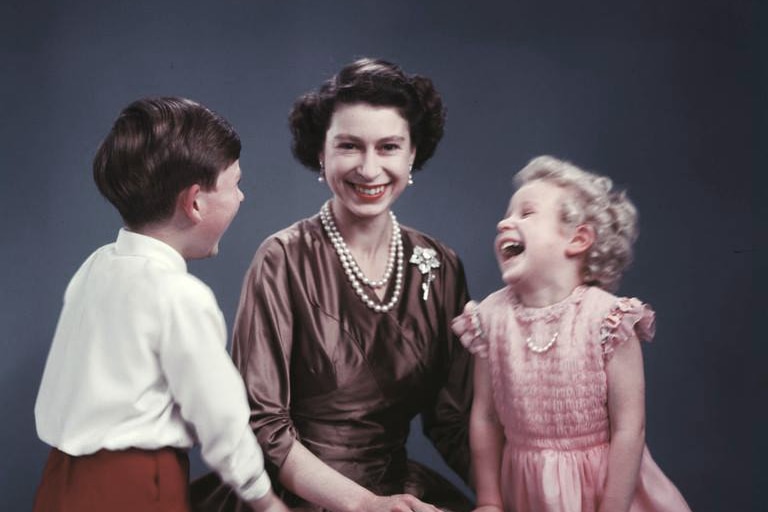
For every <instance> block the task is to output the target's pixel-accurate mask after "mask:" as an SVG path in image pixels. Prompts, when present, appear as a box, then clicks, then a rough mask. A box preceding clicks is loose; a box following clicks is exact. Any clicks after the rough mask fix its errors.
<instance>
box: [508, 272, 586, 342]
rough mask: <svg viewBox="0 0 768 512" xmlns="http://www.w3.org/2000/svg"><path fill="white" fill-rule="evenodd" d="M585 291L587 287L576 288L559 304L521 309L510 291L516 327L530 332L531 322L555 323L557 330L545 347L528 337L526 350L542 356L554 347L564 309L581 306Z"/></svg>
mask: <svg viewBox="0 0 768 512" xmlns="http://www.w3.org/2000/svg"><path fill="white" fill-rule="evenodd" d="M586 289H587V287H585V286H578V287H576V289H575V290H574V291H572V292H571V294H570V295H569V296H568V297H566V298H565V299H563V300H562V301H560V302H559V303H557V304H553V305H551V306H546V307H543V308H526V307H523V305H522V304H520V301H519V300H518V298H517V296H516V295H515V294H514V293H513V292H512V290H511V289H510V291H509V293H510V294H511V298H512V303H513V305H514V308H515V317H516V319H517V322H518V325H520V326H521V328H522V326H523V325H525V326H527V328H528V331H529V332H530V331H531V330H532V326H531V324H532V323H533V322H542V323H544V324H553V323H557V330H556V331H555V333H554V334H553V335H552V337H551V338H550V339H549V341H548V342H547V344H546V345H537V344H536V341H535V340H534V338H533V334H531V335H530V336H528V337H527V338H526V339H525V346H526V347H527V348H528V350H530V351H531V352H533V353H535V354H543V353H544V352H547V351H548V350H549V349H551V348H552V347H553V346H554V345H555V342H557V338H558V336H559V335H560V329H561V327H562V326H561V322H562V318H563V315H564V314H565V310H566V308H567V307H568V306H569V305H571V304H576V305H577V307H578V306H579V305H580V304H581V300H582V297H583V296H584V293H585V291H586Z"/></svg>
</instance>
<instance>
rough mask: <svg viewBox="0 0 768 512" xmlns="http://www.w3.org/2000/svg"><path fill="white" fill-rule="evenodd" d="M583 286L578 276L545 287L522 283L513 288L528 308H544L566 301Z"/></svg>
mask: <svg viewBox="0 0 768 512" xmlns="http://www.w3.org/2000/svg"><path fill="white" fill-rule="evenodd" d="M581 284H583V283H582V282H581V279H579V278H578V277H577V276H572V277H571V278H569V279H559V280H557V281H553V282H550V283H547V284H544V285H527V284H522V283H521V284H519V285H515V286H513V287H512V288H513V290H514V292H515V295H517V298H518V300H519V301H520V303H521V304H522V305H523V306H525V307H528V308H543V307H546V306H551V305H552V304H557V303H558V302H560V301H562V300H564V299H565V298H566V297H568V296H569V295H571V294H572V293H573V291H574V290H575V289H576V287H578V286H579V285H581Z"/></svg>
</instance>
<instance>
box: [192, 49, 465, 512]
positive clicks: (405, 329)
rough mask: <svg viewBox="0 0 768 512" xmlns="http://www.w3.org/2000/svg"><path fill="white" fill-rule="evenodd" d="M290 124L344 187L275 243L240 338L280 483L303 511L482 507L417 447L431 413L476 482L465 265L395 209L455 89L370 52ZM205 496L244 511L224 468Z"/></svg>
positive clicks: (247, 302)
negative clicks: (460, 318) (463, 338)
mask: <svg viewBox="0 0 768 512" xmlns="http://www.w3.org/2000/svg"><path fill="white" fill-rule="evenodd" d="M290 121H291V130H292V133H293V141H294V143H293V151H294V155H295V156H296V157H297V158H298V160H299V161H301V162H302V163H303V164H304V165H306V166H307V167H309V168H310V169H312V170H314V171H317V172H318V173H319V176H320V178H321V180H324V181H326V182H327V184H328V188H329V189H330V192H331V193H332V197H331V199H329V200H328V201H327V202H326V203H325V204H324V205H323V206H322V207H321V209H320V212H319V214H318V215H315V216H314V217H312V218H309V219H304V220H301V221H299V222H297V223H295V224H293V225H292V226H290V227H288V228H286V229H284V230H282V231H280V232H278V233H276V234H275V235H273V236H271V237H269V238H268V239H267V240H266V241H264V243H263V244H262V245H261V247H260V248H259V250H258V251H257V253H256V256H255V257H254V260H253V263H252V264H251V268H250V269H249V271H248V274H247V275H246V277H245V281H244V284H243V291H242V295H241V300H240V305H239V309H238V314H237V318H236V321H235V327H234V338H233V356H234V358H235V362H236V364H237V366H238V368H239V369H240V372H241V374H242V375H243V378H244V379H245V381H246V386H247V391H248V397H249V402H250V404H251V427H252V428H253V430H254V432H255V433H256V435H257V436H258V438H259V441H260V443H261V445H262V447H263V449H264V454H265V460H266V464H267V467H268V470H269V471H270V472H271V474H272V476H273V477H274V478H273V481H274V482H275V486H276V487H277V488H278V490H279V491H280V493H281V495H282V496H283V497H284V499H285V500H286V502H287V503H289V504H290V505H292V506H294V507H301V508H302V510H326V509H330V510H337V511H347V510H349V511H390V510H422V511H431V512H437V510H438V508H437V507H440V508H441V509H443V510H454V511H460V510H469V509H470V508H471V503H470V502H469V500H468V499H467V498H466V497H465V496H464V495H463V494H462V493H461V492H459V491H458V490H457V489H456V488H455V487H453V486H452V485H451V484H450V483H449V482H448V481H447V480H445V479H444V478H443V477H441V476H439V475H438V474H437V473H436V472H434V471H432V470H431V469H428V468H426V467H424V466H422V465H420V464H418V463H416V462H414V461H411V460H409V459H408V456H407V453H406V440H407V438H408V431H409V427H410V423H411V420H412V419H413V418H414V417H415V416H416V415H417V414H421V415H422V424H423V426H424V430H425V434H426V435H427V437H429V438H430V439H431V440H432V442H433V443H434V444H435V446H436V447H437V449H438V450H439V451H440V453H441V454H442V455H443V457H444V458H445V459H446V461H447V462H448V464H449V465H450V466H451V467H452V468H453V469H454V470H455V471H456V472H457V473H458V474H459V475H461V476H462V477H463V478H465V479H466V477H467V474H468V469H469V447H468V437H467V434H468V421H469V408H470V403H471V394H472V387H471V380H472V379H471V371H470V364H469V362H470V361H469V356H468V353H467V352H466V351H464V350H463V349H462V347H461V345H460V343H459V342H458V340H457V338H456V337H455V336H454V335H453V334H452V333H451V330H450V320H451V319H452V318H453V317H455V316H456V315H458V314H459V313H460V312H461V310H462V308H463V306H464V304H465V303H466V302H467V300H468V297H467V289H466V282H465V278H464V269H463V266H462V264H461V261H460V260H459V259H458V257H457V256H456V254H455V253H454V252H453V251H452V250H451V249H449V248H448V247H446V246H444V245H443V244H441V243H440V242H438V241H437V240H435V239H433V238H431V237H429V236H427V235H424V234H422V233H420V232H418V231H416V230H414V229H411V228H408V227H405V226H400V225H399V223H398V222H397V218H396V217H395V215H394V213H393V212H392V205H393V204H394V203H395V201H396V200H397V199H398V198H399V197H400V195H401V194H402V192H403V190H404V189H405V188H406V187H407V186H408V184H409V183H410V182H411V172H412V171H414V170H417V169H420V168H421V167H422V166H423V165H424V164H425V163H426V162H427V160H429V158H430V157H431V156H432V154H433V153H434V151H435V148H436V147H437V144H438V142H439V141H440V138H441V137H442V133H443V121H444V110H443V105H442V101H441V99H440V96H439V94H438V93H437V91H436V90H435V88H434V86H433V85H432V82H431V81H430V80H429V79H427V78H423V77H419V76H413V75H411V76H409V75H406V74H405V73H403V72H402V70H400V68H399V67H397V66H396V65H394V64H391V63H388V62H385V61H381V60H371V59H362V60H358V61H356V62H353V63H352V64H350V65H348V66H346V67H344V68H343V69H342V70H341V71H340V72H339V73H338V74H337V75H336V76H334V77H333V78H331V79H330V80H328V81H327V82H325V83H324V84H323V85H322V87H320V89H319V90H318V91H316V92H311V93H309V94H307V95H304V96H302V97H301V98H299V99H298V100H297V101H296V103H295V104H294V108H293V111H292V113H291V117H290ZM193 495H194V496H193V499H194V501H195V502H196V504H197V506H198V508H199V509H200V510H238V509H242V505H241V504H239V503H238V502H237V499H236V497H235V495H234V494H233V493H231V492H230V491H229V490H228V489H227V488H226V487H225V486H222V485H220V483H219V482H218V481H217V480H216V478H215V477H214V476H211V475H209V476H206V477H203V478H202V479H201V480H200V481H198V482H196V484H195V485H194V488H193Z"/></svg>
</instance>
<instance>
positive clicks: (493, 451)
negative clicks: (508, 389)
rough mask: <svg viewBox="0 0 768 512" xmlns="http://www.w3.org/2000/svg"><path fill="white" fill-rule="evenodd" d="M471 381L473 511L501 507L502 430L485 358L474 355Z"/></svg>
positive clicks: (470, 438)
mask: <svg viewBox="0 0 768 512" xmlns="http://www.w3.org/2000/svg"><path fill="white" fill-rule="evenodd" d="M474 383H475V396H474V401H473V402H472V414H471V416H470V420H469V443H470V447H471V450H472V469H473V475H472V479H473V480H474V484H475V491H476V493H477V509H476V511H480V510H488V511H492V510H502V502H501V485H500V473H501V453H502V450H503V448H504V430H503V429H502V427H501V424H500V423H499V419H498V417H497V415H496V409H495V407H494V404H493V396H492V395H491V373H490V369H489V367H488V360H487V359H481V358H478V357H475V375H474Z"/></svg>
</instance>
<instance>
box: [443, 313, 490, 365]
mask: <svg viewBox="0 0 768 512" xmlns="http://www.w3.org/2000/svg"><path fill="white" fill-rule="evenodd" d="M451 329H453V332H454V333H455V334H456V336H458V337H459V340H460V341H461V344H462V345H464V346H465V347H466V349H467V350H469V352H470V354H474V355H476V356H478V357H482V358H487V357H488V340H487V339H486V337H485V333H484V332H483V327H482V325H481V324H480V315H479V314H478V311H477V302H475V301H473V300H471V301H469V302H467V304H466V306H464V312H463V313H462V314H460V315H459V316H457V317H456V318H454V319H453V320H452V321H451Z"/></svg>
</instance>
